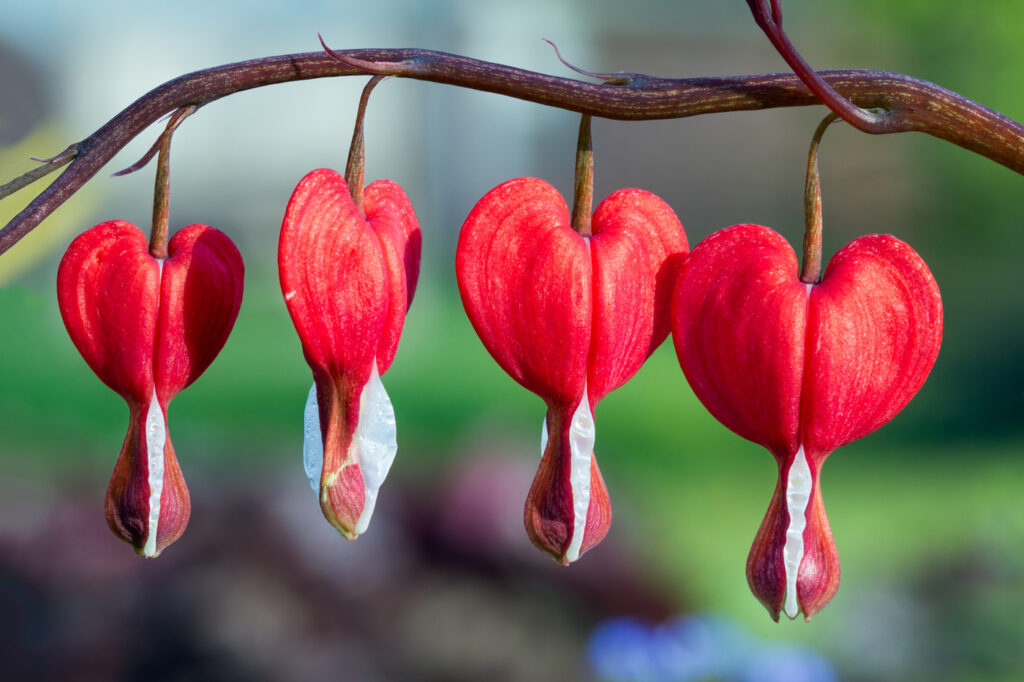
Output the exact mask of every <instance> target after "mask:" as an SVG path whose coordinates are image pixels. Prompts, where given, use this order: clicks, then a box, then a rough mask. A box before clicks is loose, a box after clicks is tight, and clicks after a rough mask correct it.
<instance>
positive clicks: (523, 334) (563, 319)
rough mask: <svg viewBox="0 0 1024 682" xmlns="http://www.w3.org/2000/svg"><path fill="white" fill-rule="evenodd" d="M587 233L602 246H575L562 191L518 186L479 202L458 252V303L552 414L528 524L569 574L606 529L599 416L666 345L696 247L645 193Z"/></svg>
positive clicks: (624, 194)
mask: <svg viewBox="0 0 1024 682" xmlns="http://www.w3.org/2000/svg"><path fill="white" fill-rule="evenodd" d="M591 224H592V230H593V236H591V237H582V236H580V235H579V234H577V233H576V232H575V231H573V229H572V227H571V226H570V217H569V210H568V208H567V206H566V204H565V200H564V199H563V198H562V196H561V195H560V194H559V193H558V190H556V189H555V188H554V187H552V186H551V185H549V184H548V183H546V182H544V181H543V180H538V179H536V178H517V179H515V180H509V181H508V182H505V183H503V184H501V185H499V186H498V187H496V188H494V189H493V190H491V191H490V192H488V193H487V194H486V195H485V196H484V197H483V198H482V199H481V200H480V201H479V202H478V203H477V204H476V206H475V207H474V208H473V210H472V212H471V213H470V214H469V217H468V218H466V222H465V224H464V225H463V226H462V233H461V235H460V237H459V244H458V249H457V251H456V256H455V269H456V274H457V277H458V283H459V291H460V292H461V294H462V303H463V305H464V306H465V309H466V313H467V315H468V316H469V319H470V322H472V324H473V327H474V329H476V332H477V334H478V335H479V336H480V339H481V340H482V341H483V343H484V346H485V347H486V348H487V350H488V351H489V352H490V353H491V355H492V356H493V357H494V359H495V360H496V361H497V362H498V364H499V365H501V367H502V369H504V370H505V371H506V372H508V373H509V375H511V376H512V378H513V379H515V380H516V381H518V382H519V383H520V384H522V385H523V386H524V387H525V388H527V389H529V390H530V391H532V392H534V393H536V394H537V395H539V396H540V397H541V398H543V399H544V402H545V403H546V404H547V408H548V413H547V417H546V420H545V429H544V438H543V441H542V451H543V454H542V457H541V462H540V467H539V469H538V471H537V475H536V477H535V478H534V481H533V485H532V487H531V488H530V493H529V495H528V497H527V500H526V510H525V521H526V530H527V532H528V534H529V536H530V539H531V540H532V541H533V543H534V544H535V545H537V546H538V547H539V548H541V549H542V550H544V551H546V552H548V553H549V554H551V555H552V556H553V557H554V558H555V559H556V560H557V561H558V562H559V563H562V564H569V563H570V562H572V561H575V560H576V559H577V558H578V557H579V556H580V555H581V554H582V553H583V552H585V551H587V550H588V549H589V548H591V547H593V546H594V545H596V544H597V543H598V542H600V541H601V539H602V538H603V537H604V535H605V534H606V533H607V532H608V526H609V524H610V523H611V505H610V503H609V501H608V491H607V489H606V488H605V485H604V481H603V480H602V478H601V472H600V470H599V469H598V467H597V459H596V458H595V457H594V454H593V447H594V438H595V428H594V409H595V408H596V407H597V404H598V402H600V400H601V399H602V398H604V396H606V395H607V394H608V393H609V392H610V391H612V390H614V389H615V388H618V387H619V386H621V385H622V384H624V383H625V382H626V381H627V380H628V379H629V378H630V377H632V376H633V374H635V373H636V371H637V370H638V369H640V366H641V365H642V364H643V362H644V360H646V359H647V356H648V355H650V354H651V352H653V351H654V349H655V348H657V347H658V345H660V344H661V342H662V341H664V340H665V337H666V336H667V335H668V312H669V311H668V306H669V303H670V301H671V293H672V287H673V284H674V281H675V274H676V272H677V270H678V268H679V265H680V263H681V262H682V259H683V258H684V257H685V255H686V252H687V250H688V245H687V242H686V235H685V234H684V232H683V227H682V225H681V224H680V223H679V219H678V218H676V215H675V213H674V212H673V211H672V209H671V208H669V206H668V204H666V203H665V202H664V201H662V200H661V199H659V198H658V197H656V196H654V195H653V194H651V193H649V192H645V191H643V190H638V189H624V190H619V191H618V192H615V193H614V194H612V195H610V196H609V197H608V198H607V199H605V200H604V201H603V202H601V204H600V205H599V206H598V207H597V210H596V211H594V215H593V218H592V221H591ZM549 434H550V438H548V435H549Z"/></svg>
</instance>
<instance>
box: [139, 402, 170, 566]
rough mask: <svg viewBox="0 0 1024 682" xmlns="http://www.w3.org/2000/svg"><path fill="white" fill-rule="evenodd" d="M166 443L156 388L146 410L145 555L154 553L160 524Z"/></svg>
mask: <svg viewBox="0 0 1024 682" xmlns="http://www.w3.org/2000/svg"><path fill="white" fill-rule="evenodd" d="M166 444H167V423H166V421H165V420H164V411H163V410H162V409H160V401H159V400H157V398H156V388H154V389H153V397H152V398H150V402H149V411H147V412H146V466H147V467H148V470H149V476H148V478H147V482H148V483H149V522H148V523H147V528H146V544H145V545H144V546H143V548H142V553H143V554H144V555H145V556H148V557H151V556H155V555H156V532H157V527H158V526H159V525H160V495H161V493H163V489H164V447H165V446H166Z"/></svg>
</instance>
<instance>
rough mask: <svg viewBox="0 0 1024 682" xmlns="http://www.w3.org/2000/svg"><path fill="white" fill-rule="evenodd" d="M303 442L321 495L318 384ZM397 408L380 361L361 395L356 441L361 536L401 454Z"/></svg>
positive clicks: (305, 457) (306, 463)
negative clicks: (360, 483)
mask: <svg viewBox="0 0 1024 682" xmlns="http://www.w3.org/2000/svg"><path fill="white" fill-rule="evenodd" d="M304 422H305V423H304V429H303V439H302V463H303V466H304V468H305V470H306V477H307V478H308V479H309V485H310V487H312V488H313V492H315V493H317V495H318V496H319V493H320V478H321V475H322V473H323V467H324V444H323V438H322V436H321V434H320V411H319V408H318V405H317V397H316V384H314V385H313V387H312V388H311V389H310V390H309V397H308V398H307V399H306V410H305V420H304ZM397 435H398V434H397V429H396V426H395V408H394V406H393V405H392V404H391V398H389V397H388V394H387V391H385V390H384V384H383V383H381V380H380V373H379V372H378V371H377V362H376V361H374V363H373V369H372V370H371V373H370V380H369V381H367V382H366V385H365V386H364V387H363V391H362V393H361V394H360V396H359V423H358V424H357V425H356V432H355V434H354V435H353V438H352V445H351V446H350V447H351V448H352V450H350V452H351V453H352V454H354V455H355V460H356V462H357V463H358V464H359V467H360V471H361V473H362V476H363V510H362V512H361V513H360V514H359V518H358V519H357V520H356V527H355V533H356V534H357V535H358V534H361V533H363V532H365V531H366V528H367V527H368V526H369V525H370V518H371V517H372V516H373V510H374V507H375V506H376V504H377V494H378V492H379V491H380V487H381V485H383V483H384V479H385V478H387V475H388V471H390V470H391V465H392V463H394V461H395V454H396V453H397V452H398V438H397Z"/></svg>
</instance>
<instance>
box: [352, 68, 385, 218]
mask: <svg viewBox="0 0 1024 682" xmlns="http://www.w3.org/2000/svg"><path fill="white" fill-rule="evenodd" d="M388 78H390V76H374V77H373V78H371V79H370V82H369V83H367V84H366V87H364V88H363V94H362V96H361V97H360V98H359V109H358V110H357V111H356V126H355V129H354V130H353V131H352V143H351V144H349V147H348V163H347V164H345V183H346V184H347V185H348V191H349V194H351V195H352V201H353V202H354V203H355V205H356V208H358V209H359V210H360V211H362V210H363V188H364V183H365V182H366V180H365V177H366V150H365V145H364V144H363V119H364V118H365V117H366V104H367V102H369V101H370V93H371V92H373V89H374V88H375V87H377V84H378V83H380V82H381V81H382V80H386V79H388Z"/></svg>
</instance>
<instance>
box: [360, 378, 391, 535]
mask: <svg viewBox="0 0 1024 682" xmlns="http://www.w3.org/2000/svg"><path fill="white" fill-rule="evenodd" d="M352 446H353V447H355V448H356V456H357V457H358V462H359V465H360V467H361V468H362V473H363V494H364V497H363V511H362V513H361V514H360V515H359V519H358V520H357V521H356V533H357V534H358V533H362V532H364V531H365V530H366V527H367V526H369V525H370V517H371V516H372V515H373V508H374V507H375V506H376V504H377V492H378V491H379V490H380V486H381V485H382V484H383V483H384V479H385V478H387V475H388V471H390V470H391V464H392V463H393V462H394V461H395V454H396V453H397V452H398V434H397V431H396V429H395V408H394V406H393V405H392V404H391V398H389V397H388V394H387V391H385V390H384V384H382V383H381V381H380V374H378V373H377V361H376V360H374V362H373V371H372V372H371V373H370V380H369V381H368V382H366V386H364V387H363V392H362V394H361V395H360V396H359V424H357V425H356V433H355V438H354V439H353V443H352Z"/></svg>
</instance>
